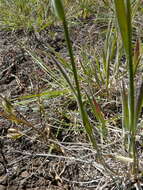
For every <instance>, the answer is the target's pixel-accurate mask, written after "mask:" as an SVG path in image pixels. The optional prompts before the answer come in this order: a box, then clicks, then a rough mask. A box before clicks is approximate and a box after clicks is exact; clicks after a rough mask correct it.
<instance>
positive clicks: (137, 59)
mask: <svg viewBox="0 0 143 190" xmlns="http://www.w3.org/2000/svg"><path fill="white" fill-rule="evenodd" d="M140 59H141V56H140V41H139V39H137V41H136V44H135V48H134V56H133V68H134V75H135V74H136V71H137V67H138V65H139V63H140Z"/></svg>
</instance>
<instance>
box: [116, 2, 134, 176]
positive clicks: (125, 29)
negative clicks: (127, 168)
mask: <svg viewBox="0 0 143 190" xmlns="http://www.w3.org/2000/svg"><path fill="white" fill-rule="evenodd" d="M114 3H115V10H116V15H117V20H118V25H119V28H120V33H121V36H122V42H123V45H124V48H125V52H126V58H127V64H128V65H127V69H128V76H129V93H128V107H129V136H128V137H129V139H130V140H129V150H128V151H129V153H130V156H132V157H133V160H134V163H133V174H134V176H135V178H136V177H137V173H138V171H137V170H138V169H137V168H138V160H137V149H136V142H135V138H136V136H135V135H136V117H135V91H134V70H133V69H134V68H133V58H132V24H131V20H132V18H131V1H130V0H114Z"/></svg>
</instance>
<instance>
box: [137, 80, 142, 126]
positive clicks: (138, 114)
mask: <svg viewBox="0 0 143 190" xmlns="http://www.w3.org/2000/svg"><path fill="white" fill-rule="evenodd" d="M142 105H143V81H142V83H141V86H140V88H139V93H138V96H137V99H136V124H137V122H138V119H139V116H140V112H141V109H142Z"/></svg>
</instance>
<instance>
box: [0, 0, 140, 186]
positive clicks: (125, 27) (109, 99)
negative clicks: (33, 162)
mask: <svg viewBox="0 0 143 190" xmlns="http://www.w3.org/2000/svg"><path fill="white" fill-rule="evenodd" d="M111 2H112V3H111V6H110V5H109V4H108V2H107V1H103V2H101V1H100V2H98V1H96V2H94V3H93V2H91V1H88V0H87V1H82V0H79V1H77V2H75V3H73V2H72V1H66V0H65V1H64V3H62V1H60V0H52V1H51V2H49V1H45V2H44V1H43V2H42V3H40V2H39V1H20V0H19V1H18V0H15V1H12V2H9V1H6V0H5V1H4V0H1V6H0V10H3V11H1V12H0V17H1V18H2V19H1V20H2V21H1V23H0V24H1V26H2V28H3V29H12V30H17V29H18V30H19V29H24V30H25V29H26V30H27V29H28V30H33V29H34V30H35V28H36V31H38V32H40V31H42V30H43V29H44V28H46V27H47V26H52V25H58V26H60V27H62V29H63V32H64V36H65V41H66V46H65V45H63V46H64V48H65V49H66V51H67V54H66V58H64V56H63V55H62V54H60V53H57V52H56V51H55V50H54V49H53V48H52V47H50V46H47V47H46V48H47V50H48V51H43V52H42V53H43V54H44V55H45V56H46V57H48V59H49V60H50V61H51V62H52V63H53V64H55V65H56V69H55V70H52V71H51V69H50V68H49V67H47V66H46V64H45V63H44V62H43V61H42V59H41V58H40V56H39V55H38V52H36V51H33V50H31V49H29V48H28V47H25V50H26V52H27V53H28V54H29V55H31V57H32V58H33V60H34V61H35V63H37V64H38V66H39V67H41V68H42V69H43V70H44V72H45V73H46V74H47V75H48V76H49V77H50V78H51V79H52V83H53V84H54V85H56V87H58V88H59V89H58V90H50V91H46V92H41V93H37V94H34V95H31V94H28V95H26V96H21V97H19V98H18V99H19V100H20V102H18V103H16V101H17V100H13V102H15V105H17V104H19V106H21V104H23V105H25V107H26V105H27V103H26V102H25V100H27V99H28V101H29V102H30V103H33V102H35V101H36V102H37V104H38V102H41V101H42V103H41V108H40V107H39V111H41V110H43V112H42V113H43V114H45V112H46V110H45V109H44V108H43V107H44V103H43V101H44V100H45V99H48V98H55V97H61V96H64V97H68V98H69V97H70V98H71V100H70V101H75V100H76V101H77V105H78V109H77V110H76V111H75V112H76V114H78V118H80V119H79V120H80V121H78V122H76V125H77V126H81V127H83V128H84V130H85V133H86V135H87V136H88V140H89V141H88V140H87V141H86V142H87V143H88V144H89V143H91V145H92V148H91V149H92V151H96V155H97V163H99V164H101V165H102V166H103V168H104V171H105V172H106V173H107V174H108V175H109V176H110V178H111V179H112V180H113V181H118V180H119V181H120V180H122V177H123V176H124V174H123V173H122V172H120V167H121V168H124V167H125V168H127V171H126V174H125V176H126V178H128V176H130V181H132V178H133V181H134V183H135V184H136V186H137V187H138V189H141V183H140V179H141V177H142V175H140V163H141V162H142V161H139V156H140V155H139V152H138V147H137V137H138V135H139V134H138V133H139V131H140V130H142V126H141V123H140V114H141V110H142V101H143V95H142V91H143V90H142V88H143V87H142V86H143V82H142V81H141V86H140V87H137V85H136V79H138V78H137V77H138V73H141V70H142V66H141V64H140V63H141V59H142V50H141V46H142V44H141V34H140V36H136V35H135V34H134V31H133V30H134V29H135V30H137V34H138V33H140V30H141V29H138V28H137V26H136V22H137V21H138V20H139V17H141V13H142V11H143V10H142V8H140V5H141V2H140V1H139V0H138V1H136V2H135V1H130V0H114V1H111ZM31 5H32V6H31ZM51 6H52V8H51ZM109 6H110V11H109V9H108V8H109ZM7 7H9V8H10V9H9V11H6V8H7ZM45 7H46V8H45ZM95 7H96V8H95ZM14 9H15V10H16V11H18V14H17V15H16V14H15V12H14V11H13V10H14ZM49 11H50V13H49ZM108 11H109V12H108ZM65 12H66V14H65ZM73 13H75V14H73ZM107 13H108V14H109V16H108V19H106V17H107ZM94 14H96V15H97V18H96V19H95V23H96V30H98V29H99V31H100V34H97V36H98V39H97V41H96V40H95V41H94V42H93V41H92V40H94V37H92V27H91V28H90V25H88V27H89V28H87V30H88V31H89V34H88V35H89V36H88V35H86V39H88V40H89V42H90V43H87V44H85V43H84V42H83V44H81V45H80V44H78V45H76V44H74V42H72V40H71V36H70V32H69V31H70V30H71V31H72V27H77V26H78V25H79V24H80V23H81V20H83V21H86V20H88V19H89V18H90V19H92V18H93V17H94ZM33 15H34V16H33ZM54 15H55V16H56V17H57V19H56V17H55V16H54ZM73 15H74V16H73ZM11 18H12V20H11ZM27 18H30V19H29V21H28V22H27ZM35 19H36V21H35ZM90 19H89V22H90ZM101 23H103V25H102V27H103V28H100V26H98V25H99V24H101ZM87 24H88V23H87ZM37 29H38V30H37ZM94 32H95V31H93V33H94ZM79 37H80V36H79ZM134 38H135V42H133V39H134ZM98 42H99V44H100V45H99V44H98ZM67 57H68V58H67ZM59 71H60V73H61V74H59ZM140 80H141V79H140ZM127 89H129V90H127ZM137 91H138V95H136V92H137ZM1 99H2V107H3V109H4V111H3V112H1V116H3V117H6V118H7V119H9V120H12V121H13V122H15V123H18V124H21V123H22V124H24V125H28V126H29V127H32V129H33V130H34V131H35V133H40V135H41V136H43V135H44V133H43V131H42V132H41V131H40V130H37V128H35V126H33V125H32V124H31V123H30V122H28V121H27V119H26V118H23V119H21V120H19V119H18V117H17V116H16V115H15V108H14V107H13V105H14V104H13V105H12V103H11V102H10V100H7V99H6V98H5V97H2V96H1ZM114 103H115V104H116V108H117V105H120V106H119V107H120V109H121V107H122V114H121V112H117V113H114V112H115V109H116V108H113V110H112V105H113V104H114ZM107 107H108V108H107ZM59 109H60V108H59ZM110 111H111V112H113V114H110ZM106 112H109V113H106ZM61 114H63V115H64V116H66V117H67V116H68V115H69V114H71V113H70V112H68V111H67V112H65V113H63V112H62V113H61ZM72 114H73V113H72ZM91 115H92V117H91ZM75 118H76V117H75ZM121 121H122V122H121ZM118 122H120V124H118ZM62 125H63V123H62V124H61V126H62ZM64 125H65V126H66V122H65V124H64ZM83 128H82V130H81V131H84V130H83ZM63 130H64V129H63ZM59 131H61V129H60V128H59V130H57V131H56V134H54V133H51V138H52V140H53V141H54V143H53V144H54V146H53V144H52V145H51V146H50V150H49V151H50V153H51V152H52V150H53V149H56V150H59V149H60V151H61V152H64V151H63V149H62V148H61V144H60V142H58V135H59V133H60V132H59ZM73 131H75V133H76V131H78V130H77V129H75V128H74V127H73ZM79 131H80V129H79ZM15 134H16V135H18V138H20V137H21V135H24V134H23V133H20V132H19V133H18V131H16V132H15ZM119 134H120V135H119ZM116 135H117V136H120V138H121V139H120V141H122V142H120V151H118V150H117V149H116V146H115V147H114V148H113V150H112V151H110V149H105V148H104V147H108V146H109V147H110V144H112V143H113V142H112V139H114V137H113V136H115V137H116ZM16 137H17V136H16ZM48 138H49V136H48ZM85 139H86V138H85ZM115 139H116V138H115ZM46 141H48V139H47V138H46ZM53 141H52V142H53ZM115 141H117V139H116V140H115ZM113 144H116V143H113ZM117 144H118V143H117ZM140 157H141V156H140ZM109 159H112V160H114V161H115V162H114V164H113V166H112V164H110V163H109V162H107V160H109ZM117 161H118V162H119V163H120V167H119V168H118V167H117V165H116V162H117ZM111 163H112V161H111ZM118 172H119V173H120V174H118ZM121 176H122V177H121ZM118 185H119V184H118ZM118 185H117V186H118Z"/></svg>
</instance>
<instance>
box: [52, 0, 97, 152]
mask: <svg viewBox="0 0 143 190" xmlns="http://www.w3.org/2000/svg"><path fill="white" fill-rule="evenodd" d="M52 3H53V8H54V11H55V13H56V16H57V17H58V18H59V19H60V20H61V21H62V23H63V27H64V33H65V38H66V42H67V47H68V52H69V56H70V61H71V66H72V72H73V76H74V81H75V86H76V94H77V102H78V105H79V109H80V113H81V118H82V121H83V125H84V127H85V130H86V132H87V135H88V137H89V139H90V141H91V143H92V145H93V147H94V148H96V149H98V147H97V143H96V139H95V137H94V133H93V127H92V126H91V124H90V122H89V119H88V115H87V112H86V111H85V108H84V105H83V102H82V96H81V90H80V85H79V80H78V73H77V68H76V64H75V60H74V55H73V50H72V46H71V41H70V37H69V32H68V27H67V22H66V18H65V13H64V9H63V5H62V1H61V0H53V1H52ZM61 7H62V8H61ZM62 74H64V73H62ZM63 76H64V77H65V75H63Z"/></svg>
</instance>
